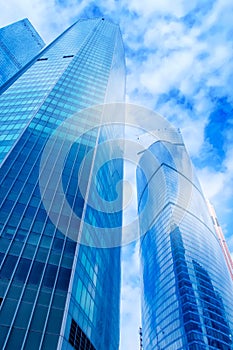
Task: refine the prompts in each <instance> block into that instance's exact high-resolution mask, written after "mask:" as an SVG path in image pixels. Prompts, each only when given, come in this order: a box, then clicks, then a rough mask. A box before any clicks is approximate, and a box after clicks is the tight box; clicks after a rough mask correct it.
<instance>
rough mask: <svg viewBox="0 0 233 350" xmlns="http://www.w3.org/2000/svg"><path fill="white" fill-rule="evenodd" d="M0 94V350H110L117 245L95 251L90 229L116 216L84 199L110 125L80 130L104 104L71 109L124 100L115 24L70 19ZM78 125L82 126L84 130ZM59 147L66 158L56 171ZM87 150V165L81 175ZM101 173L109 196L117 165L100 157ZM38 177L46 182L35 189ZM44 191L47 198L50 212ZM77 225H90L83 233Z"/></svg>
mask: <svg viewBox="0 0 233 350" xmlns="http://www.w3.org/2000/svg"><path fill="white" fill-rule="evenodd" d="M0 92H1V95H0V121H1V126H0V130H1V134H0V141H1V142H0V151H1V170H0V184H1V192H0V208H1V213H0V229H1V237H0V265H1V266H0V268H1V273H0V303H1V309H0V325H1V332H0V348H1V349H2V350H3V349H14V350H21V349H25V350H26V349H30V350H31V349H34V350H36V349H46V350H47V349H49V350H52V349H63V350H65V349H67V350H72V349H76V350H77V349H82V350H94V349H96V350H98V349H99V350H100V349H101V350H104V349H106V350H117V349H118V347H119V299H120V276H121V274H120V248H112V249H103V248H101V247H100V248H95V247H93V245H94V244H92V231H95V227H101V228H103V227H104V228H106V229H108V227H111V225H116V226H118V227H119V226H121V220H122V215H121V212H117V213H115V214H114V213H112V214H111V215H107V214H105V213H104V212H99V211H98V210H94V209H93V208H92V207H90V206H88V205H87V204H86V203H87V199H88V198H89V197H90V196H92V193H90V191H89V187H88V185H89V179H90V178H91V176H92V166H93V164H94V163H95V161H96V160H97V157H103V158H104V157H105V154H104V153H101V151H100V152H99V153H95V152H94V150H95V148H96V145H98V144H99V143H100V142H102V141H103V140H106V139H108V138H109V137H110V136H111V133H112V132H113V130H112V128H111V127H109V128H105V129H99V128H95V129H93V130H91V131H90V132H87V130H88V129H91V128H92V126H95V125H96V123H97V124H98V122H100V118H101V110H100V111H99V113H98V112H97V111H95V113H93V112H91V111H90V110H89V111H88V110H86V112H85V113H78V112H79V111H81V110H82V109H84V108H86V107H90V106H93V105H97V104H101V103H106V102H116V101H123V100H124V94H125V63H124V49H123V44H122V38H121V33H120V30H119V27H118V26H117V25H115V24H113V23H111V22H110V21H108V20H105V19H104V18H100V19H92V20H79V21H77V22H76V23H75V24H74V25H72V26H71V27H70V28H68V29H67V30H66V31H65V32H64V33H63V34H62V35H60V36H59V37H58V38H57V39H56V40H54V41H53V42H52V43H51V44H50V45H48V46H47V47H46V48H45V49H43V50H42V51H41V52H40V53H39V54H38V55H36V56H35V57H34V58H33V60H32V61H30V62H29V63H28V64H26V65H25V66H24V67H23V68H22V69H21V70H20V71H19V72H18V74H16V75H14V76H13V77H12V78H11V79H10V80H8V82H7V84H5V85H4V86H3V88H2V89H1V91H0ZM73 115H75V118H71V119H69V122H68V123H67V124H66V127H67V128H68V129H69V130H68V129H66V132H63V133H62V132H61V133H60V134H59V135H57V139H56V141H57V142H55V143H54V144H53V145H52V146H51V152H53V155H54V151H55V157H53V156H51V154H50V153H49V151H50V149H49V151H48V154H44V149H45V146H46V145H47V142H48V140H51V135H54V130H55V129H57V128H58V127H59V126H60V125H61V124H62V123H63V122H64V121H65V120H67V119H68V118H69V117H72V116H73ZM67 125H68V126H67ZM77 125H78V127H77ZM87 126H88V127H87ZM80 130H81V133H82V130H85V133H84V134H83V135H82V136H80ZM63 131H64V130H63ZM76 131H77V135H79V137H78V138H76V139H75V138H74V137H75V135H76ZM120 133H123V130H120ZM71 136H72V137H73V139H72V145H70V143H69V140H70V138H71ZM67 144H69V147H70V148H68V151H67V147H66V146H67ZM64 149H66V151H67V154H66V158H65V161H64V163H63V169H60V168H58V166H59V159H60V158H61V155H62V154H63V153H64ZM88 152H89V153H88ZM87 153H88V154H91V162H90V167H89V171H88V172H87V171H86V172H85V174H82V169H83V164H82V160H83V158H84V157H85V156H86V154H87ZM42 154H43V156H44V163H43V166H44V167H42V166H41V158H42ZM57 172H60V177H61V182H62V187H63V191H64V193H65V196H66V200H67V202H68V203H69V208H70V209H71V211H72V213H74V214H75V215H76V217H79V218H80V219H82V221H80V222H81V224H80V225H79V226H78V225H74V222H73V217H72V216H71V215H69V214H70V213H69V212H67V211H66V207H65V206H64V208H65V209H64V210H63V204H64V203H63V202H62V201H61V193H60V192H59V189H58V183H57V181H56V180H55V177H56V176H57ZM98 174H99V175H98V179H97V185H98V191H99V194H100V195H101V196H102V197H104V199H105V200H106V201H111V199H112V198H113V197H115V185H116V183H117V182H118V181H119V180H120V179H122V176H123V163H122V161H120V160H115V161H114V160H113V161H112V162H107V163H106V164H105V165H104V167H102V168H101V169H100V172H99V173H98ZM82 176H83V177H84V179H86V180H87V181H86V183H85V181H84V183H85V184H86V187H85V188H84V192H81V191H80V190H79V188H78V181H79V177H82ZM41 178H43V179H45V180H46V184H44V187H43V186H42V188H41V187H39V181H40V179H41ZM109 179H111V181H109ZM43 189H45V190H46V191H47V193H50V194H51V197H50V204H51V208H52V209H51V210H50V212H49V214H50V215H48V211H46V210H45V206H44V204H45V202H44V197H43V198H42V196H44V192H43ZM92 200H93V198H92ZM94 200H95V199H94ZM97 208H98V206H97ZM53 214H54V215H55V216H56V220H57V221H55V219H54V217H53ZM84 221H87V222H88V223H89V224H90V226H92V231H90V232H84V231H85V229H86V228H85V225H82V223H83V222H84ZM66 232H68V233H67V234H66ZM72 234H73V236H74V237H75V239H71V235H72ZM80 235H86V242H87V245H86V246H85V245H80V244H78V243H77V241H79V237H80ZM88 243H89V245H90V246H92V247H90V246H88ZM100 246H101V245H100Z"/></svg>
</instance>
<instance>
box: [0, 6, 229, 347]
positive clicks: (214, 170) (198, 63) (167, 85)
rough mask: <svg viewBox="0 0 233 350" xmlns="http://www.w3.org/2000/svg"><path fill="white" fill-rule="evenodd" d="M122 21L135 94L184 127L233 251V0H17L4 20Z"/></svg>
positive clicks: (127, 308) (131, 285)
mask: <svg viewBox="0 0 233 350" xmlns="http://www.w3.org/2000/svg"><path fill="white" fill-rule="evenodd" d="M96 16H105V17H107V18H109V19H112V20H113V21H114V22H117V23H119V24H120V27H121V30H122V34H123V39H124V44H125V51H126V63H127V72H128V75H127V100H128V101H130V102H134V103H136V104H140V105H144V106H146V107H149V108H152V109H154V110H155V111H157V112H159V113H160V114H162V115H163V116H164V117H166V118H168V119H169V120H170V121H171V122H172V123H174V125H175V126H176V127H178V128H180V129H181V131H182V134H183V137H184V141H185V144H186V146H187V149H188V151H189V153H190V155H191V157H192V160H193V162H194V165H195V166H196V169H197V173H198V176H199V179H200V181H201V184H202V187H203V189H204V192H205V194H206V196H207V197H208V198H209V199H210V200H211V202H212V203H213V204H214V206H215V209H216V211H217V215H218V217H219V222H220V223H221V225H222V228H223V230H224V233H225V235H226V238H227V241H228V245H229V247H230V250H231V252H232V253H233V233H232V227H233V216H232V209H233V200H232V194H233V114H232V111H233V89H232V81H233V54H232V53H233V52H232V51H233V42H232V37H233V21H232V18H233V2H232V0H219V1H218V0H210V1H208V0H205V1H200V0H189V1H185V0H176V1H174V0H143V1H142V0H127V1H126V0H122V1H121V0H115V1H114V0H100V1H98V2H94V1H89V0H83V1H77V0H33V1H31V0H21V1H18V0H10V1H5V2H4V4H2V5H1V18H0V25H1V26H4V25H7V24H9V23H11V22H13V21H16V20H19V19H22V18H24V17H28V18H29V20H30V21H31V22H32V24H33V25H34V26H35V28H36V29H37V30H38V32H39V33H40V34H41V36H42V37H43V39H44V40H45V42H46V43H49V42H50V41H51V40H52V39H53V38H55V37H56V36H57V35H58V34H60V33H61V32H62V31H63V30H64V29H66V28H67V26H68V25H70V24H72V23H73V22H74V21H75V20H77V19H78V18H81V17H82V18H83V17H96ZM123 268H124V270H123V289H122V291H123V293H122V329H123V330H124V331H123V332H122V341H121V350H125V349H128V348H130V349H133V348H135V349H136V348H137V347H138V326H139V322H140V320H139V311H138V310H139V298H138V295H139V280H138V276H137V272H138V270H139V266H138V255H137V245H131V246H129V247H128V248H125V253H124V259H123Z"/></svg>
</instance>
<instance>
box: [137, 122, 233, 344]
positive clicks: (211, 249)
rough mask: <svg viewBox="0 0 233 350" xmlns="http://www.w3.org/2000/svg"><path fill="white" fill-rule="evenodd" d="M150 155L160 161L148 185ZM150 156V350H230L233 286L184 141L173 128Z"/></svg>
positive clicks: (145, 225) (141, 187)
mask: <svg viewBox="0 0 233 350" xmlns="http://www.w3.org/2000/svg"><path fill="white" fill-rule="evenodd" d="M159 132H161V134H163V135H164V134H165V133H166V130H160V131H158V133H159ZM147 152H150V153H151V154H152V155H153V156H154V157H155V158H156V159H157V166H155V167H154V169H153V170H151V173H152V176H151V177H150V179H149V181H148V180H146V177H145V173H146V170H147V168H148V167H151V162H150V163H149V162H148V161H147ZM147 152H144V153H143V156H142V158H141V159H140V167H138V169H137V188H138V210H139V213H141V212H142V211H143V207H145V203H147V201H148V200H150V203H149V205H148V206H147V212H146V213H145V215H140V228H141V230H142V232H141V233H142V238H141V245H140V258H141V266H142V269H141V270H142V285H143V287H142V329H143V347H144V350H186V349H187V350H194V349H195V350H204V349H205V350H207V349H208V350H209V349H212V350H214V349H215V350H216V349H222V350H230V349H232V348H233V286H232V280H231V276H230V273H229V270H228V268H227V264H226V261H225V259H224V255H223V252H222V247H221V244H220V241H219V238H218V236H217V234H216V231H215V229H214V226H213V222H212V220H211V217H210V215H209V211H208V208H207V205H206V201H205V198H204V196H203V193H202V190H201V188H200V185H199V183H198V180H197V178H196V176H195V172H194V170H193V168H192V165H191V163H190V161H189V156H188V154H187V152H186V149H185V146H184V143H183V140H182V137H181V135H180V133H179V132H178V131H175V129H174V131H173V133H172V132H171V133H170V135H169V138H163V136H161V138H160V139H159V141H157V142H154V141H153V143H152V144H151V145H150V146H149V147H148V151H147ZM141 169H143V171H142V170H141Z"/></svg>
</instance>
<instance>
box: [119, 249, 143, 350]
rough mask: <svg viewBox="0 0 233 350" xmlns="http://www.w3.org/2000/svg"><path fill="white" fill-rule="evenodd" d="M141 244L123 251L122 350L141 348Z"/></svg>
mask: <svg viewBox="0 0 233 350" xmlns="http://www.w3.org/2000/svg"><path fill="white" fill-rule="evenodd" d="M138 249H139V244H138V243H137V244H131V245H129V246H126V247H124V248H123V250H122V290H121V314H122V318H121V329H122V332H121V346H120V348H121V349H122V350H126V349H137V348H139V334H138V330H139V326H141V318H140V283H139V254H138Z"/></svg>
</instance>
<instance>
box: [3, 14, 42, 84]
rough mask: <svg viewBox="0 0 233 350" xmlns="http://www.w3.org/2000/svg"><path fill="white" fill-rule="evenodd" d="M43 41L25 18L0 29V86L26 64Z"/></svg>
mask: <svg viewBox="0 0 233 350" xmlns="http://www.w3.org/2000/svg"><path fill="white" fill-rule="evenodd" d="M44 46H45V43H44V42H43V40H42V39H41V37H40V36H39V34H38V33H37V31H36V30H35V28H34V27H33V26H32V24H31V23H30V22H29V20H28V19H27V18H24V19H22V20H21V21H18V22H15V23H12V24H10V25H8V26H6V27H3V28H1V29H0V86H2V85H3V84H4V83H6V82H7V80H9V79H10V78H11V77H12V76H13V75H14V74H16V73H17V72H18V71H19V70H20V69H21V68H22V67H23V66H24V65H25V64H27V63H28V62H29V61H30V60H31V59H32V58H33V57H34V56H35V55H36V54H38V53H39V51H40V50H41V49H42V48H43V47H44Z"/></svg>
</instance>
